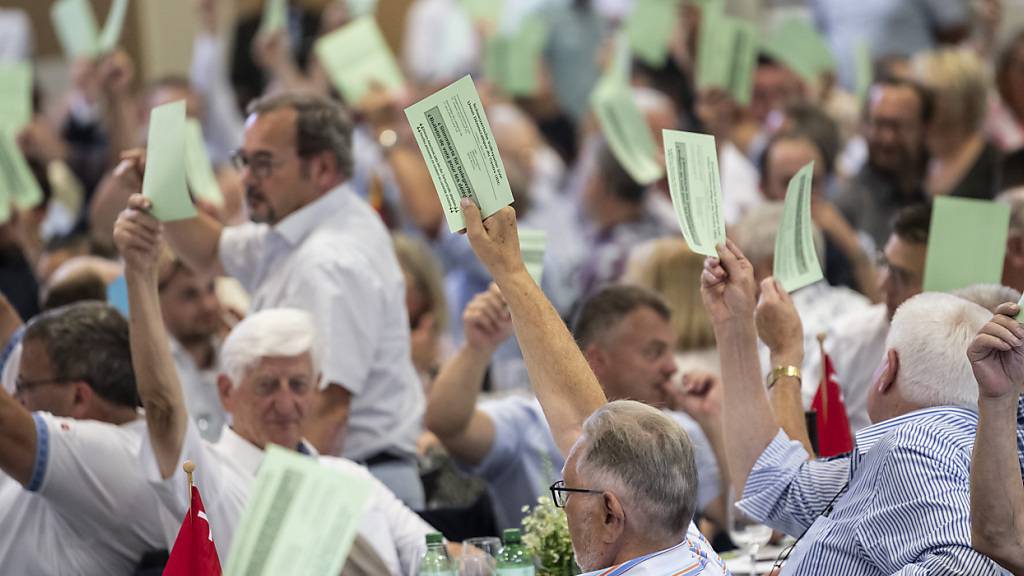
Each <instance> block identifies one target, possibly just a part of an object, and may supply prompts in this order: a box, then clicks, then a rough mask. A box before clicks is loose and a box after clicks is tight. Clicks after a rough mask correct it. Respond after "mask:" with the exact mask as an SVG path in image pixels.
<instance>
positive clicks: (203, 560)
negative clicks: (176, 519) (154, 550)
mask: <svg viewBox="0 0 1024 576" xmlns="http://www.w3.org/2000/svg"><path fill="white" fill-rule="evenodd" d="M220 573H221V572H220V559H218V558H217V548H216V547H215V546H214V545H213V533H212V532H211V531H210V522H209V520H207V518H206V510H205V509H204V508H203V499H202V497H201V496H199V488H196V487H195V486H194V485H193V486H192V506H191V507H190V508H189V509H188V514H186V515H185V520H184V521H183V522H182V523H181V530H179V531H178V538H177V539H176V540H175V541H174V549H173V550H171V557H170V559H169V560H168V561H167V566H166V567H164V574H163V576H220Z"/></svg>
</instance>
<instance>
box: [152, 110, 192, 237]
mask: <svg viewBox="0 0 1024 576" xmlns="http://www.w3.org/2000/svg"><path fill="white" fill-rule="evenodd" d="M142 194H143V195H144V196H145V197H147V198H149V199H150V200H151V201H152V202H153V210H152V213H153V216H155V217H156V218H157V219H159V220H161V221H164V222H166V221H169V220H184V219H185V218H193V217H195V215H196V209H195V206H193V205H192V198H191V197H189V195H188V186H187V185H186V183H185V101H184V100H178V101H177V102H171V103H170V104H164V105H163V106H157V107H156V108H154V109H153V110H152V112H150V115H149V140H148V141H147V144H146V174H145V176H144V177H143V179H142Z"/></svg>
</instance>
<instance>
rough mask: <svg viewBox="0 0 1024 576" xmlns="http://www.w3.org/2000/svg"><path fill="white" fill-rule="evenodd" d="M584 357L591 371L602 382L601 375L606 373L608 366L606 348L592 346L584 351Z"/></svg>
mask: <svg viewBox="0 0 1024 576" xmlns="http://www.w3.org/2000/svg"><path fill="white" fill-rule="evenodd" d="M583 357H584V358H586V359H587V364H590V369H591V370H593V371H594V374H595V375H596V376H597V379H598V380H600V379H601V374H602V373H603V372H604V371H605V366H607V364H608V355H607V354H606V353H605V350H604V348H601V347H600V346H598V345H597V344H591V345H589V346H587V347H586V348H585V349H584V350H583Z"/></svg>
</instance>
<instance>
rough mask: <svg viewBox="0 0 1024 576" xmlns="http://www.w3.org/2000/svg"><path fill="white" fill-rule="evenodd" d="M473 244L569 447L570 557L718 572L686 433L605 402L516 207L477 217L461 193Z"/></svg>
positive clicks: (562, 497)
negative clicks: (542, 277) (544, 282)
mask: <svg viewBox="0 0 1024 576" xmlns="http://www.w3.org/2000/svg"><path fill="white" fill-rule="evenodd" d="M462 211H463V214H464V216H465V219H466V228H467V234H468V236H469V242H470V245H471V246H472V247H473V251H474V252H475V253H476V255H477V257H478V258H479V259H480V261H481V262H482V263H483V264H484V266H486V267H487V270H488V271H489V272H490V273H491V276H492V277H493V278H494V281H495V283H496V284H497V285H498V288H499V289H500V290H501V293H502V295H503V296H504V298H505V300H506V302H507V304H508V307H509V312H510V314H511V318H512V322H513V324H514V327H515V331H516V336H517V337H518V340H519V344H520V347H521V348H522V350H523V358H524V360H525V361H526V367H527V370H528V372H529V375H530V383H531V384H532V385H533V388H534V391H535V392H536V394H537V398H538V400H539V401H540V403H541V406H542V407H543V409H544V415H545V418H546V419H547V422H548V425H549V426H550V428H551V434H552V436H553V437H554V440H555V444H556V445H557V446H558V448H559V449H560V450H561V451H562V453H563V454H566V455H567V458H566V463H565V466H564V467H563V469H562V474H563V478H564V483H560V484H556V485H554V486H552V492H553V494H552V496H553V497H554V498H555V499H556V503H557V504H559V505H563V506H564V507H565V512H566V516H567V518H568V521H569V533H570V536H571V538H572V543H573V550H574V552H575V555H576V562H577V564H579V566H580V568H582V569H583V570H585V571H587V573H588V574H598V573H600V574H606V575H609V576H610V575H615V576H619V575H621V574H629V575H631V576H636V575H641V574H648V575H659V576H669V575H675V574H679V575H683V574H685V575H697V574H706V575H721V574H724V573H725V572H726V571H725V568H724V567H723V566H722V563H721V560H720V559H719V558H718V556H717V555H716V554H715V553H714V551H713V550H711V548H710V546H708V545H707V542H706V541H705V540H704V538H703V537H702V536H701V535H700V532H698V531H697V530H696V529H695V528H693V526H692V523H691V517H692V515H693V510H694V507H695V504H696V502H695V501H696V487H697V474H696V466H695V464H694V456H693V446H692V444H691V443H690V440H689V437H688V436H687V435H686V433H685V432H684V431H683V429H682V428H680V427H679V426H678V425H677V424H676V423H675V422H674V421H673V420H672V419H671V418H670V417H668V416H666V415H665V414H663V413H661V411H659V410H657V409H656V408H653V407H650V406H647V405H645V404H641V403H639V402H635V401H632V400H619V401H615V402H611V403H607V402H606V399H605V395H604V393H603V392H602V390H601V386H600V384H599V383H598V381H597V377H596V376H595V375H594V372H593V371H592V370H591V369H590V367H589V366H588V364H587V360H586V358H584V356H583V353H582V352H581V351H580V349H579V347H578V346H577V344H576V342H575V341H574V340H573V338H572V336H571V335H570V334H569V331H568V330H567V329H566V327H565V324H564V323H563V322H562V320H561V318H559V316H558V313H557V312H556V311H555V309H554V307H553V306H552V305H551V303H550V302H549V301H548V300H547V298H545V296H544V293H543V292H541V290H540V288H539V287H538V286H537V284H536V283H535V282H534V281H533V279H532V278H530V275H529V273H528V272H527V270H526V267H525V265H524V264H523V260H522V256H521V254H520V253H519V239H518V234H517V232H516V224H515V211H514V210H513V209H512V208H510V207H505V208H503V209H501V210H500V211H498V212H497V213H496V214H494V215H493V216H491V217H490V218H488V219H487V221H486V222H482V221H481V216H480V211H479V209H477V208H476V207H475V205H474V204H472V202H470V201H468V200H465V199H464V200H463V204H462Z"/></svg>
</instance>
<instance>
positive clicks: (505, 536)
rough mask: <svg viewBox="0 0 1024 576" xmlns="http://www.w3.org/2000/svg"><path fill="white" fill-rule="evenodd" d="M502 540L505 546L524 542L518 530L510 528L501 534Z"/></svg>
mask: <svg viewBox="0 0 1024 576" xmlns="http://www.w3.org/2000/svg"><path fill="white" fill-rule="evenodd" d="M501 540H502V542H504V543H505V544H518V543H519V542H521V541H522V534H521V533H520V532H519V529H518V528H509V529H508V530H505V531H504V532H503V533H502V534H501Z"/></svg>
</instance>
